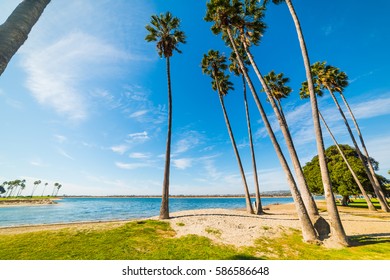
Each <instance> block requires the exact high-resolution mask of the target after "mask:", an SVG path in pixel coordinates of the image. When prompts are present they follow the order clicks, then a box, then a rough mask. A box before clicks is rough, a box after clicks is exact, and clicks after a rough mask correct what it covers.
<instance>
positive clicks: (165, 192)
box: [160, 57, 172, 219]
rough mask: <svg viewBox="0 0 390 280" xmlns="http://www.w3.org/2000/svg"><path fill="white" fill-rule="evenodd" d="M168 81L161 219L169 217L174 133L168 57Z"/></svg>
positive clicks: (167, 60)
mask: <svg viewBox="0 0 390 280" xmlns="http://www.w3.org/2000/svg"><path fill="white" fill-rule="evenodd" d="M166 64H167V81H168V135H167V144H166V150H165V169H164V181H163V188H162V195H161V207H160V219H169V173H170V166H171V135H172V88H171V70H170V60H169V57H166Z"/></svg>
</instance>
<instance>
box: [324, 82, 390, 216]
mask: <svg viewBox="0 0 390 280" xmlns="http://www.w3.org/2000/svg"><path fill="white" fill-rule="evenodd" d="M328 91H329V93H330V95H331V96H332V99H333V101H334V103H335V104H336V107H337V109H338V110H339V112H340V115H341V117H342V118H343V120H344V123H345V126H346V127H347V130H348V133H349V135H350V137H351V139H352V142H353V145H354V146H355V149H356V152H357V154H358V156H359V159H360V160H361V161H362V163H363V166H364V170H365V172H366V174H367V177H368V179H369V180H370V182H371V185H372V187H373V189H374V191H375V194H376V196H377V198H378V201H379V204H380V205H381V209H382V210H383V211H385V212H390V207H389V206H388V205H387V202H386V200H385V198H384V196H383V195H382V193H381V192H380V186H379V185H377V184H376V183H375V180H374V179H373V176H372V175H371V172H370V170H369V169H368V167H367V164H366V163H365V161H364V158H363V155H362V152H361V151H360V148H359V146H358V144H357V142H356V139H355V136H354V135H353V133H352V130H351V127H350V126H349V123H348V120H347V118H346V117H345V114H344V112H343V110H342V109H341V107H340V104H339V102H338V101H337V98H336V96H335V95H334V93H333V92H332V90H331V89H330V88H329V87H328ZM369 161H370V158H367V162H369Z"/></svg>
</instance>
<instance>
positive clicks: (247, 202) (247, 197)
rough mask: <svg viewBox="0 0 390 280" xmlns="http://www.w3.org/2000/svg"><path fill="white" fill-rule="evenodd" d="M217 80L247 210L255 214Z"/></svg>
mask: <svg viewBox="0 0 390 280" xmlns="http://www.w3.org/2000/svg"><path fill="white" fill-rule="evenodd" d="M216 82H217V87H218V96H219V101H220V102H221V107H222V111H223V116H224V118H225V123H226V128H227V130H228V132H229V136H230V140H231V142H232V146H233V150H234V154H235V155H236V159H237V163H238V167H239V169H240V173H241V178H242V182H243V184H244V191H245V200H246V211H247V212H248V213H250V214H254V211H253V207H252V202H251V198H250V194H249V189H248V184H247V181H246V177H245V172H244V168H243V167H242V162H241V158H240V154H239V153H238V149H237V145H236V141H235V140H234V135H233V131H232V127H231V125H230V121H229V117H228V115H227V112H226V108H225V103H224V101H223V96H222V94H220V90H219V86H218V81H216Z"/></svg>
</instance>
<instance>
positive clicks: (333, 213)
mask: <svg viewBox="0 0 390 280" xmlns="http://www.w3.org/2000/svg"><path fill="white" fill-rule="evenodd" d="M285 1H286V4H287V6H288V9H289V11H290V14H291V16H292V18H293V21H294V24H295V29H296V31H297V35H298V40H299V44H300V47H301V51H302V58H303V62H304V66H305V72H306V79H307V82H308V88H309V93H310V103H311V109H312V117H313V123H314V131H315V135H316V143H317V152H318V159H319V164H320V169H321V177H322V183H323V184H324V193H325V200H326V205H327V210H328V214H329V220H330V226H331V232H332V235H333V236H334V237H335V238H336V240H337V241H338V242H339V243H340V244H342V245H344V246H348V245H349V241H348V238H347V235H346V234H345V230H344V227H343V224H342V223H341V219H340V215H339V212H338V210H337V206H336V202H335V200H334V197H333V193H332V183H331V181H330V176H329V170H328V166H327V163H326V157H325V147H324V140H323V137H322V131H321V125H320V120H319V115H318V105H317V97H316V94H315V91H314V85H313V77H312V75H311V69H310V60H309V55H308V53H307V49H306V43H305V40H304V38H303V33H302V29H301V24H300V22H299V19H298V16H297V14H296V12H295V9H294V7H293V5H292V2H291V0H285Z"/></svg>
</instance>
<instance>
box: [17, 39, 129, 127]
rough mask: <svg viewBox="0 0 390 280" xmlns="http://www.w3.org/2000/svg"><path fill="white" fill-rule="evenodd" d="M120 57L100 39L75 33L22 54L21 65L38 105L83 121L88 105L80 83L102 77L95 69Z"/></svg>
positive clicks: (121, 55)
mask: <svg viewBox="0 0 390 280" xmlns="http://www.w3.org/2000/svg"><path fill="white" fill-rule="evenodd" d="M123 57H124V55H123V53H122V52H121V51H119V50H117V49H115V47H113V46H110V45H108V44H107V43H105V42H103V41H102V40H100V39H98V38H96V37H93V36H91V35H89V34H86V33H83V32H74V33H70V34H68V35H66V36H64V37H62V38H60V39H59V40H58V41H56V42H55V43H53V44H49V45H48V46H46V47H44V48H42V49H38V50H30V51H25V52H24V56H23V62H22V65H23V67H24V69H25V71H26V72H27V82H26V86H27V88H28V89H29V90H30V91H31V93H32V94H33V96H34V97H35V98H36V99H37V101H38V102H39V103H41V104H43V105H47V106H49V107H51V108H53V109H54V110H55V111H56V112H58V113H59V114H61V115H64V116H66V117H67V118H68V119H71V120H83V119H85V118H86V117H87V115H88V113H87V112H88V105H87V103H86V102H87V100H86V97H85V94H84V92H83V89H82V86H81V84H82V83H83V82H85V81H86V80H89V79H91V78H93V77H95V78H96V77H97V76H98V75H100V74H102V72H100V73H99V71H103V72H104V70H97V69H105V67H102V65H105V64H109V63H110V61H114V60H115V59H119V58H123ZM97 66H100V67H97ZM106 66H107V65H106Z"/></svg>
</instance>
